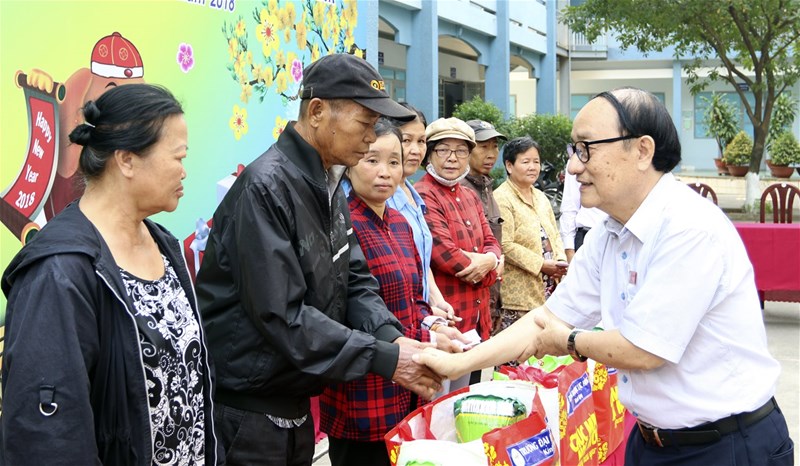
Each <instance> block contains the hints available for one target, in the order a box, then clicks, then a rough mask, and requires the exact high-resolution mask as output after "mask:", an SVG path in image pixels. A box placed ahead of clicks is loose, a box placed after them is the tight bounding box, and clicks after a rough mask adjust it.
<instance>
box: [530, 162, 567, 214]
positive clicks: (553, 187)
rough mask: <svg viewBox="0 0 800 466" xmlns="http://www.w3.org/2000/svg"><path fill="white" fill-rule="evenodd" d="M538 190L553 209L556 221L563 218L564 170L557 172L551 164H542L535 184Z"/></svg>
mask: <svg viewBox="0 0 800 466" xmlns="http://www.w3.org/2000/svg"><path fill="white" fill-rule="evenodd" d="M534 186H535V187H536V189H538V190H540V191H542V192H543V193H544V195H545V196H547V198H548V199H550V205H551V206H552V208H553V214H555V216H556V219H558V218H559V217H561V197H562V195H563V193H564V170H561V171H557V170H556V167H555V165H553V164H552V163H551V162H548V161H546V160H545V161H544V162H542V170H541V172H539V178H538V179H537V180H536V183H534Z"/></svg>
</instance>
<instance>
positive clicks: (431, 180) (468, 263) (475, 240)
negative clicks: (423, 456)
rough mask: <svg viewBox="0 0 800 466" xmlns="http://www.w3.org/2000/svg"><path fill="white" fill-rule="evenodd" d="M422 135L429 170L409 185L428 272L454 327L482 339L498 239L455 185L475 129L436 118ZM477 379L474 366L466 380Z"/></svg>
mask: <svg viewBox="0 0 800 466" xmlns="http://www.w3.org/2000/svg"><path fill="white" fill-rule="evenodd" d="M425 136H426V139H427V141H428V142H427V145H428V151H427V153H426V154H425V160H423V164H426V167H425V169H426V170H427V172H428V173H427V174H426V175H425V176H423V177H422V179H420V180H419V181H418V182H417V183H416V184H415V185H414V187H415V188H416V189H417V191H418V192H419V194H420V196H422V198H423V199H424V200H425V203H426V204H427V206H428V211H427V213H426V214H425V220H426V221H427V222H428V226H429V227H430V229H431V235H432V236H433V252H432V255H431V269H433V276H434V278H435V280H436V284H437V285H438V286H439V289H440V290H441V291H442V295H443V296H447V300H448V302H449V303H450V304H451V305H452V306H453V309H454V310H455V313H456V315H458V316H460V317H461V318H462V319H463V320H462V321H461V322H459V323H458V324H457V326H458V329H459V330H460V331H462V332H467V331H469V330H472V329H476V330H477V331H478V334H479V335H480V337H481V339H483V340H486V339H487V338H489V332H491V330H492V321H491V315H490V312H489V287H490V286H492V284H493V283H494V282H495V281H496V280H497V277H498V276H499V275H500V274H501V273H502V265H501V260H500V257H501V249H500V244H499V243H498V242H497V239H495V237H494V235H492V230H491V229H490V228H489V223H488V222H487V221H486V215H485V214H484V212H483V206H482V205H481V201H480V199H478V196H477V195H476V194H475V192H474V191H472V190H470V189H465V188H463V187H462V186H461V185H460V184H459V181H461V180H462V179H463V178H464V177H465V176H466V175H467V174H468V173H469V164H468V163H469V154H470V151H471V150H472V149H473V148H474V147H475V132H474V131H473V130H472V128H470V127H469V125H467V124H466V123H465V122H463V121H461V120H459V119H458V118H440V119H438V120H436V121H434V122H433V123H431V124H430V125H428V128H427V129H426V130H425ZM479 380H480V372H479V371H476V373H473V374H472V377H471V378H470V383H475V382H478V381H479ZM453 388H454V387H453V386H452V385H451V389H453Z"/></svg>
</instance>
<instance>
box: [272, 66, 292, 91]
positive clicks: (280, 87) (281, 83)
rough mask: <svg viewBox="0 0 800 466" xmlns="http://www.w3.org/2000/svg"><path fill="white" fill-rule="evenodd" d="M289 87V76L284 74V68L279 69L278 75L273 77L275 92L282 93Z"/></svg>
mask: <svg viewBox="0 0 800 466" xmlns="http://www.w3.org/2000/svg"><path fill="white" fill-rule="evenodd" d="M288 87H289V78H288V77H287V76H286V70H285V69H281V70H280V71H278V76H276V77H275V92H277V93H278V94H282V93H284V92H286V89H287V88H288Z"/></svg>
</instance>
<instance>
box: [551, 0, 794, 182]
mask: <svg viewBox="0 0 800 466" xmlns="http://www.w3.org/2000/svg"><path fill="white" fill-rule="evenodd" d="M563 22H565V23H566V24H568V25H569V27H570V28H571V29H572V30H573V31H576V32H580V33H583V34H585V35H586V37H587V39H589V40H595V39H596V38H597V37H598V36H600V35H601V34H604V33H605V31H614V35H615V36H616V37H617V38H618V40H619V42H620V44H621V45H622V47H623V48H629V47H635V48H636V49H638V50H639V51H641V52H642V53H645V54H647V53H649V52H657V51H658V52H660V51H663V50H665V49H668V48H672V49H673V50H674V53H675V56H676V58H677V59H679V60H681V62H682V64H683V68H684V70H685V71H686V72H687V74H688V78H687V81H688V83H689V85H690V86H691V92H692V94H697V93H698V92H700V91H702V90H703V89H705V88H706V87H707V86H708V84H710V83H711V82H712V81H725V82H728V83H730V84H731V86H732V88H733V89H734V90H735V91H736V93H737V94H738V95H739V98H740V99H741V101H742V106H743V108H744V110H745V112H746V113H747V117H748V118H749V119H750V121H751V123H752V124H753V130H754V140H755V141H754V145H753V150H752V153H751V157H750V171H751V172H754V173H758V170H759V167H760V165H761V159H762V158H763V156H764V148H765V145H766V142H767V134H768V131H769V125H770V120H771V117H772V110H773V106H774V105H775V100H776V99H777V98H778V96H780V95H781V93H782V92H784V91H785V90H786V89H787V88H789V87H791V86H793V85H794V84H795V83H796V82H797V81H798V79H800V48H798V47H797V45H798V41H800V0H714V1H709V0H586V2H585V3H583V4H582V5H579V6H575V7H568V8H567V9H566V11H565V14H564V18H563ZM709 67H710V68H711V71H710V73H708V74H706V70H707V69H708V68H709ZM740 83H743V84H746V85H747V87H748V88H749V89H750V91H751V92H752V93H753V97H754V103H753V104H751V103H750V101H748V99H747V95H746V90H745V89H742V88H741V87H740V86H739V84H740Z"/></svg>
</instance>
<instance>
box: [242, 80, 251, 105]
mask: <svg viewBox="0 0 800 466" xmlns="http://www.w3.org/2000/svg"><path fill="white" fill-rule="evenodd" d="M251 95H253V86H251V85H250V83H244V84H242V93H241V95H240V96H239V98H240V99H241V100H242V102H244V103H247V101H248V100H250V96H251Z"/></svg>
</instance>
